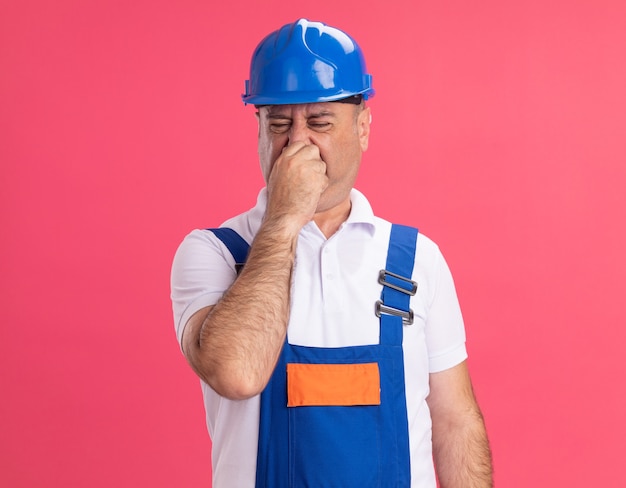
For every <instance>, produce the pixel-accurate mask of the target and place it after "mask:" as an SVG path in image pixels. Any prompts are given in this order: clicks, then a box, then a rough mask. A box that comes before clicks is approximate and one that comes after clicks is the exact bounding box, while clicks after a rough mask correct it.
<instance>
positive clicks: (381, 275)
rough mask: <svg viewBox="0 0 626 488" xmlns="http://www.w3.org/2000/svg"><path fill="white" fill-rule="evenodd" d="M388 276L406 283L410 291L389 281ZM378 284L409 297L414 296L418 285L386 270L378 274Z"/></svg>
mask: <svg viewBox="0 0 626 488" xmlns="http://www.w3.org/2000/svg"><path fill="white" fill-rule="evenodd" d="M388 275H389V276H391V277H393V278H395V279H397V280H400V281H402V282H404V283H406V284H407V285H408V286H409V287H410V289H409V288H403V287H402V286H400V285H396V284H394V283H390V282H389V281H387V276H388ZM378 282H379V283H380V284H381V285H384V286H388V287H389V288H393V289H394V290H398V291H400V292H402V293H406V294H407V295H411V296H413V295H415V293H416V292H417V283H416V282H415V281H413V280H410V279H408V278H405V277H404V276H400V275H398V274H395V273H392V272H391V271H387V270H386V269H381V270H380V272H379V273H378Z"/></svg>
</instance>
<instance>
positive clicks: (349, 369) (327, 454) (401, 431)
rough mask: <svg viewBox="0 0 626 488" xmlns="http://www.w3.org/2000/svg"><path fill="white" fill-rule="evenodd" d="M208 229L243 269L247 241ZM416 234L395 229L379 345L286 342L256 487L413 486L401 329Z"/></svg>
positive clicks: (383, 274)
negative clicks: (316, 345) (329, 345)
mask: <svg viewBox="0 0 626 488" xmlns="http://www.w3.org/2000/svg"><path fill="white" fill-rule="evenodd" d="M211 230H212V231H213V232H214V233H215V234H216V236H217V237H218V238H220V239H221V240H222V241H223V242H224V243H225V244H226V246H227V247H228V248H229V250H230V251H231V253H232V254H233V256H234V257H235V261H236V263H237V265H238V266H241V265H243V263H244V262H245V258H246V255H247V251H248V244H247V243H246V242H245V241H244V240H243V239H242V238H241V237H240V236H239V235H238V234H236V233H235V232H234V231H232V230H231V229H226V228H220V229H211ZM416 238H417V229H414V228H411V227H405V226H400V225H395V224H394V225H393V226H392V230H391V236H390V240H389V248H388V251H387V263H386V269H385V270H381V271H380V274H379V282H380V283H381V284H382V285H383V286H382V293H381V300H379V301H378V302H376V304H375V310H374V311H375V313H376V315H377V316H379V317H380V340H379V343H378V344H374V345H366V346H352V347H338V348H319V347H306V346H297V345H292V344H289V342H288V341H285V344H284V346H283V349H282V352H281V354H280V357H279V360H278V363H277V365H276V368H275V370H274V373H273V374H272V377H271V379H270V381H269V383H268V385H267V386H266V388H265V390H264V391H263V392H262V394H261V412H260V422H259V444H258V454H257V475H256V487H257V488H304V487H307V488H309V487H310V488H332V487H338V488H369V487H372V488H373V487H385V488H387V487H398V488H400V487H403V488H406V487H409V486H410V457H409V434H408V420H407V412H406V395H405V387H404V359H403V351H402V328H403V325H404V324H410V323H412V320H413V312H412V311H411V309H410V308H409V300H410V297H411V295H414V294H415V290H416V288H417V285H416V284H415V283H414V282H413V281H411V276H412V273H413V263H414V257H415V244H416Z"/></svg>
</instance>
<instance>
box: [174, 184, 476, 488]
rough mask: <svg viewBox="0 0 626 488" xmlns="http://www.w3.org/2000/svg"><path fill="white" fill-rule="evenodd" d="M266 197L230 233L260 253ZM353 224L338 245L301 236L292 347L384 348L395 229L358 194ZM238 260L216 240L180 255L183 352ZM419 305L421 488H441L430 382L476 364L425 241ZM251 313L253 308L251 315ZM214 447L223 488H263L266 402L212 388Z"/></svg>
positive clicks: (407, 340)
mask: <svg viewBox="0 0 626 488" xmlns="http://www.w3.org/2000/svg"><path fill="white" fill-rule="evenodd" d="M266 198H267V196H266V191H265V190H262V191H261V193H260V194H259V198H258V201H257V205H256V206H255V207H254V208H253V209H251V210H250V211H248V212H246V213H244V214H241V215H239V216H237V217H235V218H233V219H231V220H228V221H227V222H225V223H224V224H223V226H224V227H231V228H232V229H234V230H236V231H237V232H238V233H239V234H240V235H241V236H242V237H243V238H244V239H245V240H246V241H247V242H249V243H251V242H252V240H253V238H254V235H255V233H256V232H257V230H258V228H259V226H260V225H261V219H262V217H263V213H264V211H265V205H266ZM351 200H352V211H351V214H350V216H349V218H348V220H347V221H346V222H345V223H344V224H343V225H342V226H341V228H340V229H339V230H338V231H337V232H336V233H335V234H334V235H333V236H332V237H331V238H330V239H328V240H326V238H325V237H324V235H323V234H322V233H321V232H320V230H319V229H318V228H317V226H316V225H315V223H313V222H310V223H309V224H307V225H306V226H305V227H304V228H303V229H302V231H301V232H300V236H299V240H298V245H297V249H296V260H295V266H294V272H293V282H292V287H291V303H292V306H291V317H290V321H289V328H288V338H289V342H290V343H292V344H297V345H306V346H317V347H342V346H353V345H364V344H376V343H378V336H379V320H378V318H377V317H376V316H375V314H374V304H375V302H376V300H378V299H379V298H380V293H381V285H380V284H378V282H377V278H378V272H379V270H381V269H383V268H384V267H385V262H386V259H387V247H388V243H389V234H390V231H391V224H390V223H389V222H387V221H385V220H382V219H380V218H378V217H375V216H374V214H373V212H372V209H371V207H370V205H369V203H368V202H367V200H366V199H365V197H364V196H363V195H362V194H361V193H360V192H358V191H357V190H352V194H351ZM235 276H236V275H235V271H234V260H233V258H232V256H231V254H230V252H229V251H228V250H227V249H226V247H225V246H224V245H223V244H222V243H221V241H219V240H218V239H217V238H216V237H215V236H214V234H213V233H212V232H210V231H206V230H194V231H193V232H191V233H190V234H189V235H188V236H187V237H186V238H185V239H184V241H183V242H182V244H181V245H180V247H179V249H178V251H177V253H176V256H175V258H174V263H173V268H172V302H173V309H174V323H175V326H176V333H177V337H178V340H179V342H180V340H181V337H182V333H183V330H184V327H185V324H186V323H187V320H189V318H190V317H191V316H192V315H193V314H194V313H195V312H196V311H198V310H199V309H200V308H203V307H205V306H208V305H213V304H215V303H216V302H217V301H218V300H219V298H220V297H221V295H222V294H223V292H224V291H225V290H226V289H228V287H229V286H230V285H231V283H232V281H233V280H234V278H235ZM413 280H415V281H416V282H417V283H418V289H417V294H416V295H415V296H414V297H413V298H412V299H411V308H412V309H413V311H414V313H415V322H414V323H413V325H410V326H406V327H404V339H403V349H404V356H405V376H406V396H407V412H408V418H409V437H410V439H409V442H410V446H411V480H412V482H411V487H413V488H418V487H419V488H434V487H435V486H436V482H435V474H434V468H433V462H432V446H431V422H430V414H429V411H428V406H427V404H426V401H425V399H426V397H427V395H428V391H429V390H428V375H429V373H433V372H438V371H442V370H445V369H448V368H451V367H453V366H456V365H457V364H459V363H460V362H462V361H463V360H465V359H466V357H467V353H466V349H465V331H464V326H463V319H462V316H461V311H460V308H459V304H458V300H457V296H456V291H455V288H454V283H453V280H452V276H451V274H450V271H449V269H448V266H447V264H446V262H445V261H444V259H443V256H442V255H441V252H440V251H439V248H438V247H437V245H436V244H434V243H433V242H432V241H431V240H430V239H428V238H427V237H426V236H424V235H423V234H421V233H420V234H419V236H418V240H417V250H416V259H415V266H414V271H413ZM241 306H242V307H245V304H242V305H241ZM202 392H203V396H204V403H205V408H206V420H207V426H208V430H209V434H210V436H211V439H212V443H213V486H214V487H215V488H230V487H233V486H237V487H243V488H245V487H251V488H252V487H254V484H255V473H256V451H257V436H258V426H259V397H258V396H257V397H254V398H251V399H250V400H245V401H231V400H227V399H225V398H222V397H220V396H219V395H217V394H216V393H215V392H214V391H213V390H212V389H211V388H210V387H209V386H208V385H206V384H204V383H202Z"/></svg>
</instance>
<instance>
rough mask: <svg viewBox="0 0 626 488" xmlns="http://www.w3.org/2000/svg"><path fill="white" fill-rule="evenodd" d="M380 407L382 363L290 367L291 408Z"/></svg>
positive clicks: (288, 373)
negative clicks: (380, 366) (379, 367)
mask: <svg viewBox="0 0 626 488" xmlns="http://www.w3.org/2000/svg"><path fill="white" fill-rule="evenodd" d="M313 405H325V406H331V405H344V406H348V405H380V374H379V371H378V363H364V364H300V363H289V364H287V406H288V407H301V406H313Z"/></svg>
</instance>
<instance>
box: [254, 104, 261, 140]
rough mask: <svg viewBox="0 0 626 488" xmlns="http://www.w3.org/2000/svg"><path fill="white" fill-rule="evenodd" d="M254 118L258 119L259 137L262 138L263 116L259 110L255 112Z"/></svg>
mask: <svg viewBox="0 0 626 488" xmlns="http://www.w3.org/2000/svg"><path fill="white" fill-rule="evenodd" d="M254 116H255V117H256V128H257V137H261V114H260V112H259V111H258V110H257V111H256V112H254Z"/></svg>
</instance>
